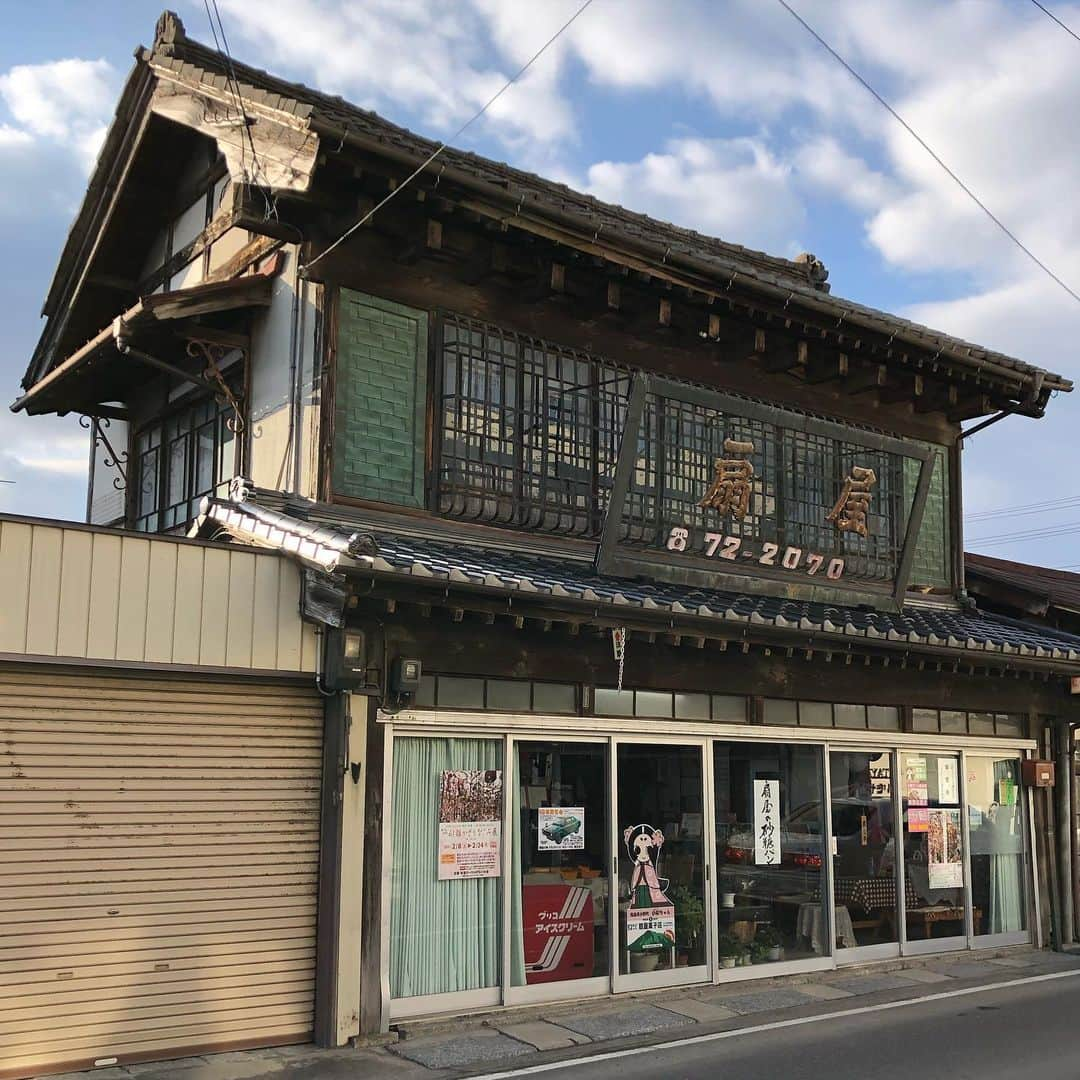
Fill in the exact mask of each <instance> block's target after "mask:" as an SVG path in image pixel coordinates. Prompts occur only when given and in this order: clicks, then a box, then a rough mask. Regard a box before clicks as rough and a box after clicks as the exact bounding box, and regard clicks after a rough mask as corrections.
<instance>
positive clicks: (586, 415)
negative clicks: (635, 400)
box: [438, 317, 631, 536]
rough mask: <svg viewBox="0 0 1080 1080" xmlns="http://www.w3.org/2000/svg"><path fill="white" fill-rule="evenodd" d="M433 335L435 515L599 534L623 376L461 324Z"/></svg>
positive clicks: (579, 356) (544, 345) (617, 436)
mask: <svg viewBox="0 0 1080 1080" xmlns="http://www.w3.org/2000/svg"><path fill="white" fill-rule="evenodd" d="M442 331H443V346H442V353H443V355H442V359H443V383H442V385H443V389H442V402H441V417H442V422H441V430H442V445H441V458H440V470H439V482H438V508H439V511H440V513H443V514H446V515H448V516H450V517H456V518H467V519H470V520H474V521H485V522H490V523H493V524H498V525H507V526H513V527H515V528H526V529H538V530H542V531H544V532H556V533H565V534H568V535H572V536H597V535H599V533H600V529H601V527H602V525H603V517H604V512H605V510H606V508H607V499H608V495H609V493H610V488H611V483H612V479H613V476H614V473H615V462H616V459H617V458H618V454H619V445H620V442H621V439H622V427H623V420H624V416H625V411H626V399H627V396H628V394H629V391H630V381H631V380H630V372H629V371H628V370H625V369H620V368H618V367H616V366H615V365H612V364H608V363H604V362H602V361H599V360H596V359H594V358H592V357H589V356H587V355H585V354H583V353H578V352H575V351H573V350H571V349H564V348H560V347H558V346H555V345H551V344H549V343H548V342H545V341H542V340H540V339H539V338H532V337H528V336H525V335H520V334H511V333H508V332H506V331H502V330H498V329H496V328H494V327H491V326H486V325H484V324H482V323H477V322H473V321H471V320H468V319H461V318H457V317H448V318H446V319H445V320H444V322H443V327H442Z"/></svg>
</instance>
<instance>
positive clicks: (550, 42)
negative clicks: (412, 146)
mask: <svg viewBox="0 0 1080 1080" xmlns="http://www.w3.org/2000/svg"><path fill="white" fill-rule="evenodd" d="M592 2H593V0H585V3H584V4H582V5H581V7H579V8H578V9H577V11H575V12H574V14H573V15H571V16H570V18H569V19H567V20H566V22H564V23H563V24H562V26H560V27H559V29H558V30H556V31H555V33H554V34H552V35H551V37H549V38H548V39H547V41H545V42H544V44H543V45H541V46H540V48H539V49H538V50H537V51H536V52H535V53H533V55H532V56H530V57H529V59H528V60H527V61H526V62H525V63H524V65H522V67H521V68H520V69H519V70H518V72H517V73H516V74H515V75H514V76H513V77H512V78H511V79H510V81H509V82H507V83H506V84H505V85H504V86H503V87H502V89H501V90H499V91H498V93H496V94H493V95H492V96H491V97H490V98H488V100H487V101H486V102H485V103H484V105H483V107H482V108H481V109H480V111H479V112H477V113H476V114H475V115H474V116H471V117H470V118H469V119H468V120H466V121H465V123H464V124H462V125H461V127H459V128H458V129H457V131H455V132H454V134H453V135H451V136H450V137H449V138H448V139H447V140H446V141H445V142H441V143H439V145H438V146H437V147H436V148H435V150H434V151H433V152H432V153H431V154H430V155H429V156H428V157H427V159H426V160H425V161H423V162H422V163H421V164H420V165H418V166H417V167H416V169H414V170H413V171H412V172H411V173H410V174H409V175H408V176H407V177H406V178H405V179H404V180H403V181H402V182H401V183H400V184H398V186H397V187H396V188H394V189H393V191H391V192H390V193H389V194H388V195H387V196H386V198H384V199H383V200H382V201H381V202H378V203H376V204H375V206H373V207H372V208H371V209H370V210H369V211H368V212H367V213H366V214H365V215H364V216H363V217H362V218H361V219H360V220H359V221H358V222H356V224H354V225H351V226H350V227H349V228H348V229H346V230H345V232H343V233H342V234H341V235H340V236H339V237H338V238H337V239H336V240H335V241H334V242H333V243H332V244H331V245H330V246H329V247H328V248H326V249H325V250H324V251H321V252H320V253H319V254H318V255H316V256H315V258H314V259H312V260H311V262H309V263H308V264H307V266H305V267H304V269H305V270H310V269H311V267H313V266H314V265H315V264H316V263H317V262H318V261H319V260H320V259H322V258H324V257H325V256H327V255H329V254H330V252H331V251H333V250H334V248H336V247H337V246H338V245H339V244H342V243H344V242H345V241H346V240H348V238H349V237H350V236H352V234H353V233H354V232H356V230H357V229H359V228H360V227H361V226H363V225H366V224H367V223H368V222H369V221H370V220H371V219H372V218H373V217H374V216H375V215H376V214H377V213H378V212H379V211H380V210H381V209H382V208H383V207H384V206H385V205H386V204H387V203H388V202H389V201H390V200H391V199H392V198H394V196H396V195H397V194H398V193H399V192H401V191H402V190H403V189H404V188H406V187H408V186H409V184H410V183H412V181H413V180H415V179H416V177H418V176H419V175H420V174H421V173H422V172H423V171H424V170H425V169H426V168H427V167H428V166H429V165H430V164H431V163H432V162H433V161H434V160H435V159H436V158H437V157H438V156H439V155H440V154H441V153H442V152H443V151H444V150H445V149H446V148H447V146H448V145H449V144H450V143H452V142H454V141H455V140H456V139H457V138H458V137H459V136H460V135H462V134H463V133H464V132H465V131H466V130H467V129H468V128H469V127H471V126H472V125H473V124H475V123H476V121H477V120H479V119H480V117H481V116H483V115H484V113H486V112H487V111H488V109H490V108H491V106H492V105H494V104H495V102H496V101H498V100H499V98H501V97H502V96H503V94H505V93H506V91H507V90H509V89H510V87H511V86H513V85H514V83H516V82H517V81H518V79H520V78H521V76H522V75H524V74H525V72H526V71H528V70H529V68H531V67H532V66H533V64H534V63H536V61H537V60H539V59H540V57H541V56H543V54H544V53H545V52H547V50H548V49H549V48H550V47H551V46H552V45H553V44H554V43H555V42H556V41H557V40H558V39H559V38H560V37H561V36H562V34H563V33H564V32H565V31H566V30H568V29H569V28H570V26H571V24H573V23H574V22H576V21H577V19H578V18H579V17H580V16H581V15H583V14H584V13H585V9H586V8H587V7H589V5H590V4H591V3H592ZM215 6H216V2H215Z"/></svg>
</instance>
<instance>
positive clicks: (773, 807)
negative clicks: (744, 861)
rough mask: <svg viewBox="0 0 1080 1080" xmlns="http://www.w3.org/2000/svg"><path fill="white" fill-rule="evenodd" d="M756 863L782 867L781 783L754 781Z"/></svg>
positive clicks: (775, 781) (777, 781) (776, 781)
mask: <svg viewBox="0 0 1080 1080" xmlns="http://www.w3.org/2000/svg"><path fill="white" fill-rule="evenodd" d="M754 862H755V863H756V864H757V865H758V866H779V865H780V781H779V780H755V781H754Z"/></svg>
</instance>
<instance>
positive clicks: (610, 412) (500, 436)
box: [437, 316, 918, 583]
mask: <svg viewBox="0 0 1080 1080" xmlns="http://www.w3.org/2000/svg"><path fill="white" fill-rule="evenodd" d="M442 343H443V344H442V364H443V383H442V399H441V404H440V408H441V435H442V438H441V450H440V466H439V476H438V496H437V497H438V508H439V511H440V512H441V513H443V514H446V515H448V516H451V517H457V518H466V519H470V520H475V521H484V522H489V523H494V524H501V525H507V526H511V527H516V528H527V529H536V530H540V531H546V532H557V533H565V534H568V535H573V536H583V537H593V538H595V537H598V536H599V535H600V533H601V530H602V528H603V524H604V516H605V513H606V511H607V506H608V501H609V496H610V493H611V488H612V484H613V481H614V474H615V467H616V463H617V459H618V455H619V449H620V443H621V439H622V432H623V426H624V422H625V414H626V408H627V403H628V400H629V396H630V389H631V383H632V376H633V372H632V371H631V370H630V369H628V368H625V367H622V366H620V365H617V364H614V363H611V362H610V361H606V360H600V359H598V358H596V357H592V356H588V355H586V354H584V353H580V352H576V351H574V350H571V349H565V348H562V347H559V346H557V345H552V344H551V343H549V342H546V341H542V340H540V339H538V338H533V337H529V336H527V335H521V334H514V333H510V332H508V331H504V330H500V329H497V328H495V327H492V326H489V325H486V324H483V323H480V322H476V321H473V320H469V319H465V318H462V317H460V316H446V317H444V318H443V320H442ZM748 411H749V412H750V413H756V414H757V415H753V416H741V415H738V414H737V410H732V411H731V413H730V415H725V414H724V413H723V412H721V411H720V410H719V409H717V408H711V407H707V406H706V405H703V404H701V403H700V402H687V401H682V400H676V399H675V398H673V397H661V396H658V395H652V394H650V395H649V396H648V398H647V399H646V405H645V410H644V413H643V415H642V420H641V428H640V432H639V437H638V445H637V447H636V455H635V467H634V470H633V476H632V479H631V483H630V487H629V491H628V492H627V498H626V505H625V511H624V514H623V516H622V521H621V524H620V533H619V537H618V539H619V543H620V544H628V545H630V546H639V547H641V548H654V549H655V548H662V547H663V543H664V538H665V536H666V535H667V532H668V530H669V529H670V528H671V527H672V526H673V525H680V526H688V527H690V528H692V529H694V528H696V529H709V530H712V529H722V530H723V532H724V533H725V534H727V535H731V536H738V537H743V538H746V539H747V540H750V539H753V540H755V541H756V542H758V543H760V542H762V541H769V542H772V543H775V544H777V545H779V546H780V550H781V551H784V549H785V548H786V547H788V546H793V547H797V548H802V549H804V550H805V551H808V552H809V551H814V552H820V553H823V554H827V555H828V556H830V557H831V556H839V557H842V558H843V559H844V561H845V564H846V570H845V576H847V577H852V578H858V579H862V580H865V581H873V582H886V583H889V582H891V581H892V580H893V578H894V577H895V574H896V571H897V566H898V563H899V559H900V552H901V549H902V546H903V539H904V535H903V533H904V528H905V525H906V514H907V506H908V502H909V501H910V498H911V496H912V495H913V489H912V488H911V483H910V477H909V482H908V485H907V488H905V482H904V481H905V477H904V463H905V460H906V459H905V458H904V457H903V456H902V455H900V454H896V453H891V452H887V451H884V450H877V449H870V448H868V447H865V446H861V445H858V444H856V443H854V442H847V441H845V440H844V439H843V438H834V437H829V436H826V435H822V434H819V433H817V432H814V431H808V430H803V427H804V426H806V425H804V424H803V423H802V414H800V413H797V412H795V411H794V410H785V409H779V408H778V409H775V410H772V409H770V410H769V411H768V416H767V418H764V419H763V418H761V412H762V409H761V406H760V405H757V406H755V408H752V409H748ZM809 426H810V427H813V425H812V424H811V425H809ZM725 440H734V441H736V442H740V443H752V444H753V447H754V449H753V452H752V454H750V455H749V460H750V462H751V463H752V464H753V469H754V472H753V483H752V494H751V496H750V500H749V505H748V508H747V513H746V514H745V516H744V517H743V518H742V519H741V520H739V519H737V518H735V517H731V516H728V517H727V518H726V519H721V518H720V516H719V515H718V514H717V512H716V511H715V510H712V509H709V508H703V507H702V506H701V505H700V502H701V500H702V498H703V496H704V494H705V492H706V491H707V490H708V488H709V485H710V482H711V481H712V479H713V476H714V471H715V462H716V460H717V458H719V457H722V456H724V442H725ZM856 466H858V467H862V468H871V469H873V470H874V474H875V477H876V480H875V483H874V486H873V490H872V494H871V498H870V501H869V510H868V513H867V518H866V523H867V526H868V528H867V533H868V535H867V536H865V537H863V536H860V535H858V534H857V533H856V532H841V531H839V530H838V529H837V528H836V526H835V525H834V524H833V523H832V522H830V521H828V520H826V514H827V512H828V510H829V509H830V508H831V507H832V505H833V504H834V503H835V501H836V500H837V498H838V496H839V495H840V492H841V490H842V489H843V485H844V480H845V478H846V477H848V476H849V475H850V474H851V470H852V469H853V468H855V467H856ZM909 471H910V470H909ZM914 475H916V476H917V475H918V474H917V469H916V472H915V474H914Z"/></svg>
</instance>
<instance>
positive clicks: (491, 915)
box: [389, 736, 504, 1016]
mask: <svg viewBox="0 0 1080 1080" xmlns="http://www.w3.org/2000/svg"><path fill="white" fill-rule="evenodd" d="M393 752H394V770H393V797H392V799H393V802H392V809H391V815H392V821H391V830H392V839H391V845H392V846H391V857H392V861H391V867H392V868H391V875H390V896H389V907H390V971H389V980H390V996H391V999H392V1000H391V1015H392V1016H406V1015H410V1014H412V1015H415V1014H416V1013H417V1012H418V1011H431V1010H443V1009H446V1010H452V1009H460V1008H471V1007H478V1006H482V1005H487V1004H497V1003H498V1002H499V998H500V984H501V982H502V957H501V936H502V935H501V931H502V919H501V905H502V890H501V888H500V881H499V878H500V876H501V871H502V838H501V833H502V821H503V813H504V811H503V782H502V779H503V771H502V770H503V760H502V759H503V742H502V740H501V739H481V738H467V737H452V738H451V737H432V738H427V737H420V736H415V737H414V736H410V737H396V738H395V739H394V744H393Z"/></svg>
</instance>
